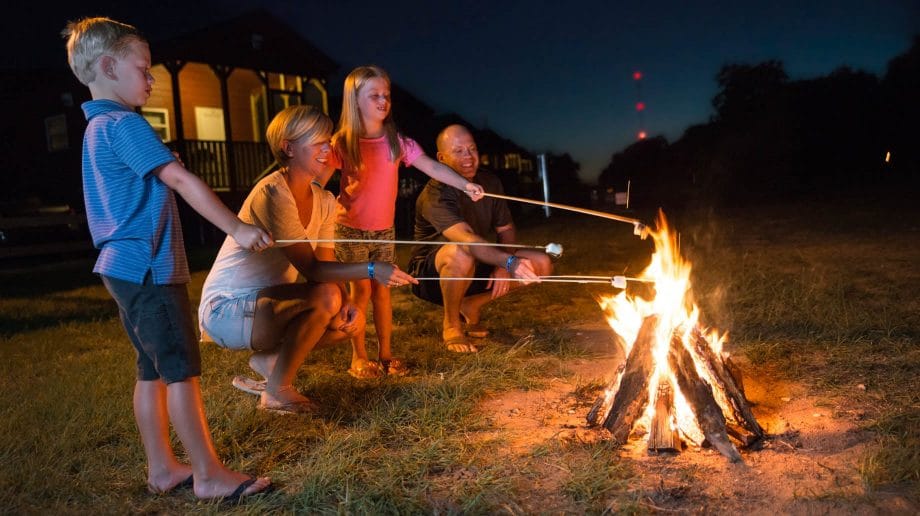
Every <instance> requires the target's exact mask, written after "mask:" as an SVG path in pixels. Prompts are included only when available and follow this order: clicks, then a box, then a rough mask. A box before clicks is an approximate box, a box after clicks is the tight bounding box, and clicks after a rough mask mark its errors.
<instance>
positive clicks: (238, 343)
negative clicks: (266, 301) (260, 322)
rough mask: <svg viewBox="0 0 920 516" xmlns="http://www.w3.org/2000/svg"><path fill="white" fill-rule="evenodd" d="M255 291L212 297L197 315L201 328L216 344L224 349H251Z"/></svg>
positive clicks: (257, 294)
mask: <svg viewBox="0 0 920 516" xmlns="http://www.w3.org/2000/svg"><path fill="white" fill-rule="evenodd" d="M258 299H259V293H258V292H251V293H249V294H246V295H243V296H238V297H229V296H223V295H218V296H216V297H214V298H212V299H211V300H210V301H209V302H208V303H207V304H206V305H205V307H204V310H203V311H202V312H201V327H202V329H204V331H205V332H207V334H208V335H209V336H210V337H211V339H213V340H214V342H216V343H217V344H218V345H220V346H222V347H225V348H227V349H234V350H242V349H252V321H253V319H254V318H255V315H256V302H257V301H258Z"/></svg>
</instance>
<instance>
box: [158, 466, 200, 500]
mask: <svg viewBox="0 0 920 516" xmlns="http://www.w3.org/2000/svg"><path fill="white" fill-rule="evenodd" d="M182 487H192V468H191V467H190V466H186V465H185V464H177V465H176V467H174V468H172V469H170V470H168V471H164V472H162V473H159V474H155V475H150V474H148V475H147V490H148V491H150V493H151V494H166V493H169V492H171V491H173V490H174V489H177V488H182Z"/></svg>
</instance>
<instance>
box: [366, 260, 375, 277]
mask: <svg viewBox="0 0 920 516" xmlns="http://www.w3.org/2000/svg"><path fill="white" fill-rule="evenodd" d="M367 277H368V278H370V279H374V262H367Z"/></svg>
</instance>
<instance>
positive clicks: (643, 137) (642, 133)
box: [637, 131, 648, 140]
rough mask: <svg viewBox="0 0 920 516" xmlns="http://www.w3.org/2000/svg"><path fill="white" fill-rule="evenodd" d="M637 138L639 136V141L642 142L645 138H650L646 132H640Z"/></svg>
mask: <svg viewBox="0 0 920 516" xmlns="http://www.w3.org/2000/svg"><path fill="white" fill-rule="evenodd" d="M637 136H639V139H640V140H644V139H645V137H646V136H648V135H647V134H645V131H639V134H638V135H637Z"/></svg>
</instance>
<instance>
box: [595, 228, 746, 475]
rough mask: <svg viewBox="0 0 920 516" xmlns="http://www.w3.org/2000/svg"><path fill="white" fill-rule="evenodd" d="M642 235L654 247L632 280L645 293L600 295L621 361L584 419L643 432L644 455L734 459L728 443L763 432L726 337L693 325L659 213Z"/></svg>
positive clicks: (683, 265) (681, 273) (693, 312)
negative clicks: (700, 449) (709, 454)
mask: <svg viewBox="0 0 920 516" xmlns="http://www.w3.org/2000/svg"><path fill="white" fill-rule="evenodd" d="M650 234H651V236H652V238H653V239H654V243H655V253H654V254H653V255H652V261H651V264H650V265H649V266H648V267H647V268H646V269H645V270H644V271H643V272H642V273H641V274H640V275H639V276H638V278H639V279H641V280H644V281H645V282H648V284H652V285H654V288H653V290H654V295H653V297H651V299H645V298H642V297H639V296H633V295H630V294H628V293H627V291H626V290H625V289H624V290H623V291H622V292H620V293H619V294H618V295H616V296H611V297H602V298H601V299H600V304H601V308H602V309H603V310H604V312H605V314H606V316H607V322H608V323H609V324H610V326H611V328H613V331H614V332H615V333H616V334H617V336H618V339H617V340H618V342H619V343H620V344H621V345H622V346H623V351H624V356H625V357H626V361H625V362H624V363H622V364H620V365H619V367H618V368H617V375H616V378H615V379H614V380H613V381H612V382H611V384H610V386H609V387H608V388H607V389H606V391H605V392H604V394H603V395H602V396H601V397H599V398H598V399H597V401H596V402H595V403H594V406H593V407H592V408H591V411H590V412H589V413H588V424H589V425H592V426H594V425H597V424H598V422H601V424H602V425H603V426H604V428H606V429H607V430H609V431H610V433H611V435H612V437H613V439H615V440H616V441H617V442H620V443H625V442H626V441H627V439H628V438H629V436H630V435H637V436H640V435H642V434H646V435H647V438H648V450H649V452H650V453H654V452H662V451H674V452H676V451H680V450H681V449H682V448H683V447H684V445H685V444H692V445H695V446H706V445H711V446H712V447H714V448H715V449H716V450H718V451H719V452H720V453H721V454H722V455H724V456H726V457H728V458H729V459H730V460H731V461H733V462H734V461H739V460H741V455H740V454H739V452H738V448H737V447H736V443H737V445H739V446H741V447H750V446H752V445H754V444H755V443H757V442H759V441H760V439H761V438H762V437H763V436H764V431H763V429H762V428H761V427H760V425H759V424H758V423H757V420H756V419H755V418H754V414H753V413H752V412H751V407H750V403H749V402H748V401H747V398H745V394H744V387H743V384H742V381H741V375H740V372H739V371H738V369H737V368H736V367H735V366H734V364H733V363H732V361H731V358H730V357H729V355H728V354H727V353H724V352H723V351H722V346H723V344H724V343H725V341H726V337H727V336H726V335H725V334H719V332H718V331H716V330H708V329H707V328H704V327H703V326H702V325H701V324H700V321H699V315H700V313H699V309H698V307H697V306H696V304H695V303H694V301H693V297H692V291H691V288H690V263H689V262H687V261H686V260H684V259H683V258H682V257H681V256H680V250H679V246H678V241H677V237H676V235H675V233H674V232H673V231H672V230H670V229H669V228H668V226H667V221H666V220H665V218H664V214H663V213H659V216H658V221H657V228H656V229H655V230H652V231H651V232H650ZM601 418H603V419H601Z"/></svg>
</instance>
